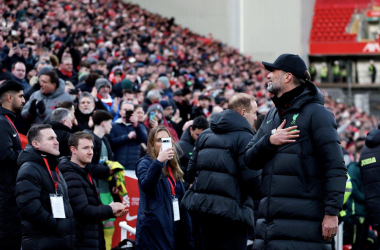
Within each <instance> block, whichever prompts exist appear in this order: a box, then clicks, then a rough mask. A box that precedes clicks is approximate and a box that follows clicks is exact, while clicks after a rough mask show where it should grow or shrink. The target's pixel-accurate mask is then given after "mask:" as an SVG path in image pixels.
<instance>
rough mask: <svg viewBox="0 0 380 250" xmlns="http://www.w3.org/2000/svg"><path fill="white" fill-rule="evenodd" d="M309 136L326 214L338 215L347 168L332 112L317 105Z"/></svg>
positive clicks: (312, 117) (341, 203)
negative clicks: (317, 164) (317, 165)
mask: <svg viewBox="0 0 380 250" xmlns="http://www.w3.org/2000/svg"><path fill="white" fill-rule="evenodd" d="M310 124H311V133H310V134H311V136H312V139H313V145H314V149H315V150H316V153H317V154H316V157H317V159H319V161H318V163H319V164H320V165H321V167H322V173H323V184H322V185H323V186H324V191H325V194H324V203H325V214H326V215H338V213H339V211H340V210H341V209H342V207H343V197H344V191H345V188H346V180H347V169H346V166H345V165H344V161H343V153H342V149H341V147H340V145H339V135H338V132H337V130H336V128H337V124H336V121H335V118H334V116H333V114H332V113H331V112H330V111H328V110H327V109H326V108H325V107H323V106H318V107H317V108H316V109H315V110H314V112H313V113H312V116H311V121H310Z"/></svg>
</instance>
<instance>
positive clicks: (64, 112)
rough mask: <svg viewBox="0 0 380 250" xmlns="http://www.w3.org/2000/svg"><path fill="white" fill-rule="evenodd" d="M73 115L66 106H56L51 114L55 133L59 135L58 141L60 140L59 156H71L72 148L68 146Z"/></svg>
mask: <svg viewBox="0 0 380 250" xmlns="http://www.w3.org/2000/svg"><path fill="white" fill-rule="evenodd" d="M72 121H73V117H72V113H71V112H70V110H68V109H65V108H56V109H55V110H54V111H53V113H51V116H50V122H48V123H47V124H50V125H51V127H52V129H53V130H54V133H55V134H56V135H57V141H58V142H59V152H60V154H59V156H70V153H71V152H70V149H69V146H68V140H69V138H70V136H71V135H72V133H71V127H72V126H73V124H72Z"/></svg>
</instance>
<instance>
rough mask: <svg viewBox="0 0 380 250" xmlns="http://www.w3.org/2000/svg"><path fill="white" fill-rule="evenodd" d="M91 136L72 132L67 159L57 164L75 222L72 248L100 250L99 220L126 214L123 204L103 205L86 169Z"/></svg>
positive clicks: (102, 238) (90, 149) (89, 153)
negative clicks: (67, 192) (65, 185)
mask: <svg viewBox="0 0 380 250" xmlns="http://www.w3.org/2000/svg"><path fill="white" fill-rule="evenodd" d="M93 140H94V137H93V136H92V135H91V134H89V133H87V132H76V133H74V134H72V136H71V137H70V139H69V147H70V150H71V159H70V158H69V157H62V158H60V162H59V164H58V167H59V169H60V170H61V171H62V174H63V177H64V178H65V180H66V182H67V188H68V190H69V197H70V204H71V207H72V209H73V211H74V215H75V219H76V221H77V228H76V237H75V249H94V250H95V249H96V250H100V249H102V250H104V249H105V241H104V234H103V224H102V220H106V219H109V218H112V217H120V216H122V215H124V214H126V210H125V205H123V204H122V203H119V202H115V203H114V202H112V203H111V204H109V205H103V204H102V202H101V201H100V198H99V190H98V187H97V184H96V180H95V179H94V178H93V176H92V174H91V173H90V172H89V171H88V169H87V168H86V165H87V164H89V163H91V160H92V156H93V147H94V146H93V142H92V141H93Z"/></svg>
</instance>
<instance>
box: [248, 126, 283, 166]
mask: <svg viewBox="0 0 380 250" xmlns="http://www.w3.org/2000/svg"><path fill="white" fill-rule="evenodd" d="M264 122H265V119H264V121H263V123H264ZM270 136H271V135H269V134H264V133H263V130H262V129H261V128H260V129H259V130H258V131H257V134H256V135H255V136H254V137H253V138H252V140H251V141H250V142H249V143H248V145H247V147H246V149H245V153H244V161H245V164H246V166H247V167H248V168H249V169H253V170H259V169H262V168H263V167H264V166H265V163H267V161H269V159H270V158H272V157H273V155H274V154H275V153H276V151H277V147H276V146H274V145H272V144H271V143H270V142H269V137H270Z"/></svg>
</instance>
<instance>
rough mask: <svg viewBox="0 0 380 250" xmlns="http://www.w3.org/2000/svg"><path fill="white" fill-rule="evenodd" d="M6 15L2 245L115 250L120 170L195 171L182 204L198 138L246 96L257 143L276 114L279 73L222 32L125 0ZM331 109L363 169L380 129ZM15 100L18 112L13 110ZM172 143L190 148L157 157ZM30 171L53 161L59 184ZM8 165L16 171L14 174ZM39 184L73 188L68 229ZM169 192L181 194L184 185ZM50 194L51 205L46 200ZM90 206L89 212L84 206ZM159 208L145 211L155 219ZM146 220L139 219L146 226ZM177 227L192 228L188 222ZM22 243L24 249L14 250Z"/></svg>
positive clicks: (18, 6) (1, 79) (48, 5)
mask: <svg viewBox="0 0 380 250" xmlns="http://www.w3.org/2000/svg"><path fill="white" fill-rule="evenodd" d="M1 11H2V16H0V28H1V31H0V33H1V35H0V63H1V65H0V66H1V70H0V84H1V85H3V84H4V85H3V86H1V85H0V94H1V96H0V97H1V100H2V109H1V110H0V111H1V112H0V115H1V116H2V117H3V116H4V117H5V116H6V115H7V117H6V118H4V119H0V122H1V130H0V138H2V140H4V141H3V143H2V145H1V146H0V151H1V152H7V153H4V155H3V156H2V157H0V164H1V169H2V170H0V172H1V176H0V192H3V193H2V194H5V195H1V198H0V200H1V199H2V201H0V211H1V212H0V241H1V242H11V243H9V244H10V245H9V248H7V249H20V246H19V245H18V246H17V242H18V243H19V244H21V229H22V232H23V249H34V248H32V247H31V246H30V245H28V244H37V245H38V244H40V246H41V249H42V246H46V247H48V245H49V241H48V240H46V239H43V238H42V239H39V238H38V237H40V236H46V234H48V235H50V236H51V237H50V238H49V240H51V241H50V243H52V242H54V243H52V244H53V245H54V244H55V245H56V244H57V242H58V245H59V244H61V247H62V249H70V248H71V247H73V245H72V244H74V243H73V242H71V241H72V240H73V239H74V237H73V234H76V235H75V239H76V241H78V240H81V242H80V244H82V245H80V244H79V245H76V248H81V247H82V249H85V247H88V246H90V248H91V249H103V247H102V246H103V245H105V244H107V249H110V244H111V243H110V242H111V239H112V234H113V228H114V224H113V220H114V218H115V217H119V216H122V215H124V214H125V213H126V212H127V208H126V207H125V205H123V204H122V203H121V200H120V195H121V196H122V195H125V193H126V191H125V190H123V183H122V182H123V181H122V180H121V179H123V174H122V177H120V173H123V172H122V171H120V170H135V168H136V166H139V164H142V165H141V169H140V170H139V169H137V175H138V177H139V178H140V177H141V178H143V179H144V178H145V179H146V178H148V179H149V178H153V177H154V176H155V175H154V173H146V171H147V170H146V169H149V166H152V168H153V167H155V168H157V169H160V170H161V169H162V167H163V165H162V163H159V162H158V161H159V160H160V159H162V161H164V160H165V161H170V163H171V164H173V171H174V173H177V172H175V171H179V170H178V168H180V169H182V171H183V176H182V177H183V178H184V182H183V186H182V184H181V186H180V190H179V191H178V192H179V193H181V195H180V196H179V197H178V199H182V197H183V195H184V193H185V191H186V190H188V189H189V187H190V186H191V183H192V182H193V181H194V176H192V174H193V173H187V165H188V162H189V161H190V157H191V154H192V153H191V152H192V148H193V147H194V143H195V140H196V139H197V137H198V135H199V134H200V133H201V132H202V131H203V130H206V129H208V128H209V126H210V125H209V124H210V122H211V127H212V126H213V125H212V124H213V123H212V120H213V117H217V119H221V118H220V116H218V113H221V112H223V111H224V110H226V109H228V107H229V102H230V101H231V100H232V99H233V97H234V96H236V94H237V93H246V94H248V95H249V96H254V97H255V101H256V104H257V119H255V123H254V124H252V127H253V130H252V131H251V132H250V136H252V135H253V134H254V133H255V132H257V130H258V129H259V127H260V124H261V122H262V121H263V120H264V117H265V114H266V113H267V112H268V111H269V110H270V109H271V108H273V107H274V106H275V105H274V103H273V101H272V97H273V95H272V94H271V93H269V91H268V90H267V88H268V74H269V72H268V71H267V70H266V68H265V67H264V65H263V64H262V63H261V62H257V61H254V60H252V58H251V57H250V56H245V55H242V54H240V53H239V51H238V50H237V49H234V48H232V47H229V46H228V45H226V44H224V43H222V42H220V41H218V40H216V39H214V38H213V37H212V35H211V34H210V35H209V36H208V37H204V36H200V35H198V34H195V33H193V32H192V31H191V30H189V29H188V28H184V27H182V26H180V25H178V24H176V23H175V20H174V19H173V18H171V19H169V18H165V17H162V16H160V15H157V14H153V13H150V12H148V11H146V10H144V9H141V8H140V7H139V6H137V5H133V4H126V3H123V2H122V1H116V0H114V1H106V0H98V1H91V0H83V1H72V0H58V1H43V0H39V1H38V0H27V1H18V0H12V1H4V2H3V3H2V6H1ZM9 80H12V81H9ZM15 82H16V83H18V85H16V84H15ZM15 86H16V87H15ZM21 90H23V98H24V99H25V102H23V101H21V103H22V104H19V105H18V106H17V107H16V106H14V105H16V104H14V101H13V99H11V97H8V95H6V94H7V93H8V92H9V91H16V92H17V93H18V92H19V91H21ZM20 98H21V97H20ZM20 100H21V99H20ZM324 101H325V103H324V105H325V107H326V108H327V109H329V110H330V111H331V112H332V113H333V114H334V116H335V119H336V122H337V125H338V127H337V131H338V134H339V137H340V140H341V142H340V146H341V147H342V152H343V155H344V160H345V163H346V166H349V165H350V164H351V163H355V162H358V161H359V155H360V150H361V148H363V146H364V144H365V140H366V136H367V134H368V132H369V131H371V130H372V129H375V128H377V124H378V119H377V118H375V117H373V116H371V115H369V114H366V113H364V112H362V111H360V110H358V109H357V108H355V107H354V106H348V105H346V104H344V103H337V102H335V101H334V100H332V99H331V98H330V97H329V96H328V94H327V93H326V92H324ZM7 102H8V103H11V104H12V105H13V106H12V105H11V104H9V105H8V106H9V107H10V108H6V106H7V105H6V104H4V103H7ZM6 110H11V111H14V113H17V116H16V115H14V117H13V116H12V114H11V113H9V112H8V111H6ZM224 112H225V111H224ZM231 112H232V111H231ZM8 117H10V119H8ZM230 117H232V116H230ZM236 119H241V118H236ZM247 120H248V118H247ZM9 123H11V125H13V124H14V128H15V129H17V133H19V138H20V142H21V143H19V142H18V141H17V142H15V141H14V140H15V139H13V138H8V137H9V133H14V129H13V128H12V127H10V125H9ZM49 125H50V126H49ZM8 127H9V129H8ZM31 127H34V129H31ZM3 128H4V129H3ZM5 128H6V129H5ZM51 129H52V130H53V131H54V133H55V135H56V137H54V136H53V135H52V138H53V139H52V140H55V139H56V140H57V141H58V142H59V156H60V157H61V158H60V160H59V163H58V162H55V161H56V160H54V159H55V158H56V157H54V156H57V155H56V151H57V150H58V149H57V148H56V147H57V145H56V144H54V143H52V144H51V145H50V144H46V145H50V148H46V146H43V143H42V142H41V141H44V140H45V139H46V142H48V141H49V140H50V139H49V138H50V137H49V138H45V136H48V135H49V133H50V132H51V131H50V130H51ZM221 129H222V130H223V129H225V128H221ZM230 130H231V129H227V130H226V131H230ZM10 131H11V132H10ZM28 131H29V132H28ZM41 131H43V133H42V132H41ZM223 131H224V130H223ZM254 131H255V132H254ZM83 132H87V133H85V134H83ZM41 133H42V134H41ZM160 133H163V134H164V135H165V136H163V137H169V136H170V137H172V139H173V142H174V143H175V144H176V145H177V142H178V145H180V146H178V148H179V149H178V150H175V154H174V153H173V154H169V153H168V154H165V155H164V153H157V152H156V153H154V150H156V151H159V148H156V145H155V140H158V139H160V138H162V136H161V134H160ZM88 134H90V136H89V135H88ZM26 135H28V136H26ZM159 136H161V137H160V138H158V137H159ZM232 138H233V137H232ZM88 140H89V141H94V143H93V154H92V153H91V154H90V153H88V154H89V155H90V156H91V157H90V160H88V159H87V160H86V159H85V158H86V157H85V156H83V155H81V154H84V155H85V154H86V153H83V152H84V151H83V152H82V151H81V146H82V145H83V150H85V148H86V147H87V148H88V147H90V146H88V145H87V144H85V142H87V141H88ZM15 144H17V146H15ZM26 144H28V145H27V146H26V147H25V145H26ZM86 145H87V146H86ZM10 147H11V148H13V149H12V150H11V152H10V151H9V148H10ZM52 148H53V149H54V150H55V151H54V150H52ZM22 149H24V150H23V151H22V153H21V155H20V157H19V159H18V161H17V157H18V154H19V153H20V152H21V150H22ZM177 151H178V155H177ZM8 152H9V153H8ZM41 152H43V153H42V154H41ZM146 153H148V154H147V155H146ZM357 153H359V154H357ZM43 154H47V155H48V156H47V157H45V158H44V156H43V157H42V158H43V159H46V161H44V160H42V158H41V155H43ZM144 155H145V156H144ZM148 155H149V156H148ZM38 157H40V158H38ZM141 157H143V158H142V159H141V160H140V158H141ZM170 157H175V159H177V158H178V161H172V160H171V159H172V158H170ZM30 161H31V162H36V164H37V165H38V166H42V167H43V168H46V167H45V165H44V164H45V163H46V165H47V167H48V170H49V169H51V171H50V170H49V173H50V176H49V173H48V172H46V173H44V176H40V177H38V176H39V175H38V171H41V170H38V168H37V167H35V168H32V169H29V170H28V169H27V168H28V167H29V168H30V167H31V166H32V165H33V164H27V163H28V162H30ZM160 162H161V161H160ZM151 164H152V165H151ZM5 165H6V166H8V165H9V166H11V167H9V168H3V166H5ZM53 165H58V167H59V170H60V172H62V175H60V174H59V172H58V170H57V172H56V174H55V171H54V170H55V168H54V167H53ZM12 166H13V167H12ZM16 166H18V167H16ZM49 166H50V167H49ZM78 166H79V167H81V168H84V169H85V171H83V170H82V169H80V168H79V167H78ZM174 166H176V167H174ZM19 167H21V168H20V171H19V172H18V169H19ZM15 169H16V170H15ZM168 169H170V168H168ZM166 171H168V170H166ZM73 172H75V174H73ZM160 172H161V171H158V174H159V173H160ZM179 172H180V171H179ZM166 175H171V172H170V173H168V172H166V173H165V176H166ZM16 176H17V183H16ZM156 176H157V174H156ZM50 177H51V178H50ZM63 177H64V178H63ZM39 178H43V179H47V181H45V182H49V184H46V185H51V184H52V183H51V182H50V180H51V179H52V180H53V183H54V184H55V183H58V184H59V185H58V189H57V186H55V192H56V193H57V190H61V192H62V195H63V201H62V203H63V205H62V206H63V207H64V209H65V211H67V213H66V217H67V218H66V219H67V221H66V220H65V221H64V222H62V224H60V223H55V222H54V221H53V219H52V216H51V215H47V214H45V213H43V212H41V209H39V206H42V207H43V208H45V209H47V210H48V211H51V210H52V209H51V208H50V203H49V193H54V189H52V191H50V189H49V188H47V189H46V190H45V189H44V188H42V190H43V191H41V190H40V189H36V188H33V187H35V186H36V185H37V186H39V187H40V188H41V185H42V186H43V185H45V184H43V183H42V184H41V183H40V184H36V183H37V181H38V179H39ZM252 178H253V179H255V178H259V177H257V176H254V177H252ZM10 179H12V180H10ZM145 179H144V180H145ZM65 181H66V182H65ZM83 182H85V183H86V186H85V187H83V190H82V189H81V188H80V187H79V186H81V184H80V183H83ZM169 182H170V183H172V184H173V183H174V188H175V189H177V188H178V186H177V185H175V183H176V182H177V184H178V183H179V182H178V178H177V177H176V176H174V178H173V181H172V182H171V181H169ZM93 183H97V184H96V185H94V184H93ZM181 183H182V182H181ZM140 184H141V190H140V193H144V197H145V195H146V196H147V197H149V192H146V189H147V188H149V187H150V186H149V185H148V184H147V183H145V184H142V183H140ZM66 185H67V188H68V191H67V190H66V191H65V186H66ZM51 188H54V186H52V187H51ZM144 188H145V189H144ZM174 188H173V189H174ZM354 188H355V187H354ZM40 191H41V192H42V193H43V194H44V197H43V198H41V200H39V201H37V200H38V197H37V196H38V195H37V194H38V192H40ZM28 192H29V193H28ZM173 192H174V191H173ZM176 192H177V191H176ZM353 192H354V191H353ZM118 194H119V195H118ZM176 195H177V193H176ZM86 196H87V197H88V204H82V203H81V202H82V201H83V200H86V199H85V198H84V197H86ZM79 197H80V198H79ZM50 198H51V197H50ZM55 198H57V197H55ZM51 199H52V198H51ZM99 199H100V200H99ZM69 200H70V202H69ZM140 200H141V199H140ZM51 202H52V201H51ZM351 202H354V201H351ZM41 204H42V205H41ZM156 205H157V204H155V203H152V204H149V203H147V204H142V206H144V207H145V206H146V207H148V208H149V209H152V208H153V207H154V206H156ZM89 206H91V208H90V207H89ZM140 206H141V203H140ZM96 207H99V208H97V209H96ZM181 209H182V208H181ZM256 210H257V207H256ZM15 211H19V212H17V213H16V212H15ZM351 212H352V211H351ZM184 213H185V212H184V211H182V210H181V213H180V214H181V219H182V218H186V220H188V221H191V219H190V217H189V215H187V214H186V215H185V214H184ZM54 216H55V215H54ZM142 216H144V214H143V213H142V214H140V212H139V217H140V219H141V218H142ZM56 218H59V217H56ZM73 218H75V219H76V222H75V223H74V220H73ZM92 218H95V221H92ZM140 219H139V220H140ZM192 219H194V218H192ZM20 220H21V221H22V228H21V222H20ZM101 220H105V221H104V222H103V223H102V222H101ZM141 220H142V219H141ZM358 220H359V219H358ZM138 223H139V222H138ZM140 223H141V222H140ZM194 223H197V222H196V221H195V220H194V221H193V226H194ZM215 223H216V222H215ZM74 224H76V226H77V228H78V226H79V231H80V232H79V233H78V229H77V232H74V233H73V232H72V231H71V229H72V228H73V227H74ZM190 224H191V222H187V224H186V226H188V225H190ZM138 226H141V227H142V225H141V224H140V225H138ZM145 226H146V225H145ZM182 226H183V225H181V227H182ZM44 227H45V228H44ZM175 227H178V228H180V226H179V224H178V225H175ZM46 229H48V230H51V231H55V230H56V231H57V232H58V231H59V232H60V233H62V232H63V233H64V234H65V236H66V238H59V237H56V235H54V234H52V235H51V232H48V231H46ZM138 230H139V229H138ZM141 230H142V229H141ZM160 230H161V229H160ZM162 230H164V229H162ZM178 230H179V229H178ZM206 230H207V229H206ZM348 231H350V230H348V229H347V232H348ZM178 232H179V231H178ZM144 233H146V234H148V233H152V232H149V230H148V232H146V231H144ZM156 233H158V232H156ZM160 233H163V234H165V232H160ZM184 233H185V232H184ZM201 233H202V232H201ZM251 236H252V234H251ZM54 237H56V238H55V239H54ZM143 237H147V235H143V231H141V233H140V238H143ZM186 237H187V238H186ZM252 237H253V236H252ZM252 237H249V238H251V239H252ZM349 237H350V236H349ZM36 238H37V240H36ZM162 238H165V237H162ZM162 238H161V239H162ZM189 238H192V237H189V236H184V235H182V237H181V240H183V241H187V240H189ZM362 238H363V237H362ZM104 239H105V243H104V242H103V241H104ZM145 239H146V238H145ZM363 239H364V238H363ZM54 240H56V241H54ZM92 240H93V241H92ZM136 240H137V239H136ZM197 240H198V238H197V236H196V235H194V241H197ZM191 241H192V239H191V240H189V243H191ZM348 241H349V240H348ZM15 242H16V246H14V245H12V244H14V243H15ZM351 243H352V242H351ZM4 244H5V243H4ZM24 244H25V245H24ZM140 244H141V243H140ZM176 244H178V242H176ZM186 247H188V248H189V249H192V247H194V245H193V244H189V245H188V246H179V245H177V249H187V248H186ZM55 249H59V248H55ZM146 249H150V248H149V246H148V248H146ZM357 249H360V248H357Z"/></svg>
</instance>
